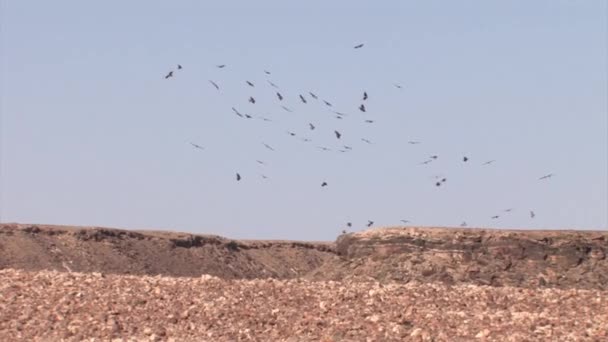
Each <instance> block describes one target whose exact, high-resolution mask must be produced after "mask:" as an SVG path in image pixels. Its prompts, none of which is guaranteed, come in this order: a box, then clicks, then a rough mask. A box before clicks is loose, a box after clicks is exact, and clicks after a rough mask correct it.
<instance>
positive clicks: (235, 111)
mask: <svg viewBox="0 0 608 342" xmlns="http://www.w3.org/2000/svg"><path fill="white" fill-rule="evenodd" d="M232 111H233V112H234V114H236V115H238V116H240V117H243V114H241V113H240V112H239V111H238V110H236V108H234V107H232Z"/></svg>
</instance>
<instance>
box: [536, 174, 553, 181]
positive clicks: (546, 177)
mask: <svg viewBox="0 0 608 342" xmlns="http://www.w3.org/2000/svg"><path fill="white" fill-rule="evenodd" d="M551 177H553V174H552V173H550V174H548V175H544V176H542V177H540V178H539V179H538V180H542V179H548V178H551Z"/></svg>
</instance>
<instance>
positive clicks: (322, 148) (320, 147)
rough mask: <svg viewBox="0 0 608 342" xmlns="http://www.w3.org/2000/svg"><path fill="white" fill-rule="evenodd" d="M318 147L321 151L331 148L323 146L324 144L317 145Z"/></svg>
mask: <svg viewBox="0 0 608 342" xmlns="http://www.w3.org/2000/svg"><path fill="white" fill-rule="evenodd" d="M317 148H318V149H320V150H322V151H331V148H329V147H325V146H317Z"/></svg>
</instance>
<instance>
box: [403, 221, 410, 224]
mask: <svg viewBox="0 0 608 342" xmlns="http://www.w3.org/2000/svg"><path fill="white" fill-rule="evenodd" d="M401 222H403V224H408V223H410V221H408V220H401Z"/></svg>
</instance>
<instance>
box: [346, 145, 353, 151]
mask: <svg viewBox="0 0 608 342" xmlns="http://www.w3.org/2000/svg"><path fill="white" fill-rule="evenodd" d="M344 149H345V150H352V149H353V148H352V147H350V146H347V145H344Z"/></svg>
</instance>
